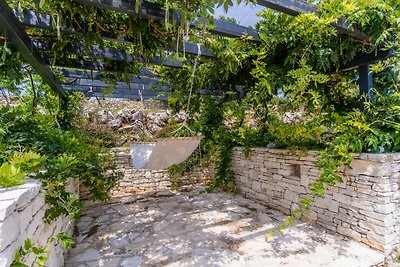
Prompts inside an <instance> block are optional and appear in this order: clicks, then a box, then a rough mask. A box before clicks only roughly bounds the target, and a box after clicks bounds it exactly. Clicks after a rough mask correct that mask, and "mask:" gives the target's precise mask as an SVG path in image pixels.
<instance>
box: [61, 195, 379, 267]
mask: <svg viewBox="0 0 400 267" xmlns="http://www.w3.org/2000/svg"><path fill="white" fill-rule="evenodd" d="M201 189H202V188H198V189H196V190H193V191H190V192H179V193H174V192H157V193H153V194H148V195H141V196H131V197H125V198H120V199H114V200H113V201H112V202H108V203H101V204H94V205H92V206H90V207H88V208H87V209H86V210H85V211H84V212H83V214H82V217H81V219H80V220H79V221H78V224H77V227H76V229H75V235H76V236H77V244H76V246H75V247H74V248H73V249H72V250H71V251H70V252H69V254H68V255H67V260H66V264H65V266H66V267H86V266H87V267H92V266H107V267H134V266H170V267H172V266H246V267H249V266H296V267H301V266H341V267H343V266H351V267H357V266H374V265H376V264H379V263H381V262H382V261H383V259H384V256H383V254H381V253H380V252H378V251H375V250H373V249H371V248H369V247H367V246H365V245H363V244H361V243H358V242H355V241H352V240H348V239H346V238H344V237H341V236H338V235H333V234H330V233H328V232H326V231H324V230H322V229H320V228H318V227H317V226H313V225H310V224H307V223H305V222H297V223H296V225H295V226H294V227H291V228H290V229H288V230H287V231H285V234H284V235H278V236H275V237H273V238H272V239H270V240H268V241H266V240H265V235H266V234H267V233H269V232H270V231H271V230H275V229H277V227H278V226H279V225H280V224H281V223H282V222H283V220H284V218H285V216H284V215H283V214H282V213H280V212H279V211H275V210H271V209H268V208H267V207H265V206H262V205H260V204H257V203H256V202H254V201H251V200H248V199H245V198H243V197H241V196H234V195H230V194H227V193H222V192H217V193H211V194H200V190H201Z"/></svg>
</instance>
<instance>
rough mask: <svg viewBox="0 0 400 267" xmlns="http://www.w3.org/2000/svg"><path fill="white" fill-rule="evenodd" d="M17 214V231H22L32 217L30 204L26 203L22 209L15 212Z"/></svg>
mask: <svg viewBox="0 0 400 267" xmlns="http://www.w3.org/2000/svg"><path fill="white" fill-rule="evenodd" d="M17 214H18V217H19V219H20V224H19V231H20V232H23V231H25V229H26V227H27V226H28V225H29V222H30V221H31V220H32V218H33V213H32V205H27V206H26V207H25V208H24V209H23V210H21V211H19V212H17Z"/></svg>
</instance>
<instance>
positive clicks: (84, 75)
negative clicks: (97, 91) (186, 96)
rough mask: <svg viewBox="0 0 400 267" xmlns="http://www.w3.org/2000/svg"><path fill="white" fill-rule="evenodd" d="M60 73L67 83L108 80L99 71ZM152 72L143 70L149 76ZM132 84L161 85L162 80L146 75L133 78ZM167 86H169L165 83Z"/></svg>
mask: <svg viewBox="0 0 400 267" xmlns="http://www.w3.org/2000/svg"><path fill="white" fill-rule="evenodd" d="M59 71H60V73H61V74H62V75H63V76H64V77H65V78H67V82H69V81H73V80H76V79H78V80H81V81H82V80H89V81H92V80H99V81H101V80H103V79H104V78H106V77H105V76H104V75H103V74H101V73H99V72H97V71H81V70H67V69H60V70H59ZM149 71H150V70H148V69H146V70H143V71H142V73H143V74H147V73H148V72H149ZM129 81H130V82H131V83H139V84H159V83H160V82H161V80H160V79H157V78H152V77H148V76H145V75H142V76H139V77H131V78H130V79H129ZM164 84H165V85H168V84H166V83H164Z"/></svg>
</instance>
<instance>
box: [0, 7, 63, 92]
mask: <svg viewBox="0 0 400 267" xmlns="http://www.w3.org/2000/svg"><path fill="white" fill-rule="evenodd" d="M0 32H1V33H2V34H4V36H6V37H7V39H8V40H9V41H10V43H12V45H13V46H14V47H15V48H16V49H17V50H18V51H19V52H20V54H21V56H22V57H23V58H24V59H25V60H26V62H27V63H28V64H29V65H31V66H32V67H33V68H34V69H35V71H36V72H37V73H38V74H39V75H40V76H41V77H42V79H43V81H44V82H46V83H47V84H48V85H50V87H51V88H52V89H53V90H54V92H55V93H56V94H57V95H58V96H59V97H60V98H61V99H63V100H67V96H66V94H65V92H64V91H63V89H62V87H61V85H60V83H59V82H58V81H57V79H56V77H55V76H54V73H53V72H52V71H51V69H50V68H49V67H48V66H47V65H46V64H45V61H44V59H43V58H42V57H41V55H40V54H39V52H38V51H37V49H36V48H35V46H34V45H33V44H32V41H31V39H30V38H29V36H28V34H27V33H26V32H25V29H24V27H23V25H22V24H21V23H20V22H19V20H18V19H17V18H16V17H15V16H14V14H13V11H12V9H11V8H10V7H9V6H8V5H7V3H6V1H5V0H0Z"/></svg>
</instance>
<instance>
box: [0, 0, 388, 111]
mask: <svg viewBox="0 0 400 267" xmlns="http://www.w3.org/2000/svg"><path fill="white" fill-rule="evenodd" d="M75 1H76V2H78V3H81V4H86V5H91V6H95V7H97V8H100V9H106V10H112V11H115V12H121V13H125V14H129V15H132V16H138V17H141V18H144V19H149V20H158V21H165V11H164V10H163V9H161V8H160V7H159V6H158V5H156V4H154V3H149V2H146V1H141V4H140V7H139V11H138V12H136V10H135V9H136V8H135V1H134V0H75ZM257 3H258V4H259V5H261V6H264V7H267V8H271V9H274V10H276V11H279V12H283V13H286V14H289V15H293V16H295V15H297V14H302V13H316V12H317V7H316V6H315V5H313V4H311V3H308V2H303V1H301V0H280V1H278V0H258V1H257ZM172 16H174V17H175V18H177V23H179V21H180V14H179V13H178V12H176V11H173V12H170V18H169V19H170V20H171V21H172V19H173V17H172ZM202 20H204V18H199V19H198V21H197V22H194V23H191V24H190V27H196V26H198V25H199V22H201V21H202ZM65 25H68V23H65V22H64V23H63V27H62V29H61V31H62V32H65V33H70V34H76V35H82V34H83V33H84V32H82V30H81V29H79V30H78V29H73V28H69V27H66V26H65ZM54 26H55V25H53V22H52V19H51V16H50V15H47V14H41V13H38V12H35V11H31V10H23V14H20V13H19V12H18V11H17V10H13V9H11V8H10V7H9V6H8V5H7V3H6V2H5V0H0V33H2V34H3V35H4V36H6V37H7V39H8V40H9V41H10V42H11V43H12V44H13V45H14V47H15V48H16V49H17V50H18V51H19V52H20V54H21V55H22V56H23V58H24V59H25V60H26V62H27V63H28V64H30V65H31V66H32V67H33V68H34V70H35V71H36V73H37V74H39V75H40V76H41V77H42V78H43V80H44V81H45V82H46V83H47V84H49V85H50V86H51V88H52V89H53V90H54V91H55V92H56V93H57V95H58V96H59V97H60V98H61V99H62V100H63V101H64V102H67V101H68V98H67V95H66V93H65V91H67V90H73V91H81V92H84V93H85V95H86V96H103V92H104V89H105V88H106V87H107V84H105V83H104V82H103V81H101V79H102V74H101V73H100V72H101V71H109V72H113V71H116V70H115V69H112V68H107V67H106V66H104V64H103V63H102V62H101V61H98V60H97V59H100V58H101V59H107V60H109V61H112V62H116V63H118V62H141V61H144V59H143V58H142V57H141V56H139V57H137V58H135V56H134V55H132V54H129V53H127V52H126V51H123V50H120V49H115V48H100V47H98V46H91V47H90V48H89V49H84V48H83V46H82V45H80V44H76V45H68V46H66V47H65V49H64V52H66V53H70V54H82V53H86V55H87V56H89V57H90V58H92V59H93V60H75V61H69V62H56V63H55V66H56V67H57V69H58V70H59V72H60V73H61V74H62V75H63V76H65V77H66V82H64V83H63V84H62V83H61V82H60V81H59V80H58V79H57V78H56V76H55V73H54V72H53V70H52V69H51V67H50V65H51V63H50V62H49V60H47V59H46V56H45V51H46V50H48V49H49V44H48V43H46V42H44V41H38V40H32V39H31V38H30V37H29V36H28V34H27V32H26V31H25V28H29V27H31V28H40V29H47V30H54V29H55V27H54ZM332 26H333V27H335V28H337V30H338V31H339V32H341V33H343V34H346V35H349V36H352V37H353V38H357V39H359V40H364V41H370V40H369V37H368V36H366V35H365V34H364V33H362V32H360V31H359V30H357V29H354V28H352V27H350V26H349V25H348V24H346V23H345V21H344V20H339V22H337V23H334V24H332ZM209 32H210V33H212V34H216V35H221V36H226V37H232V38H235V37H241V36H243V35H248V36H251V37H252V41H253V42H258V43H260V42H262V40H261V39H260V37H259V36H258V32H257V31H256V30H255V29H252V28H248V27H244V26H241V25H238V24H233V23H228V22H224V21H221V20H216V21H215V27H214V28H212V29H210V30H209ZM102 38H103V39H105V40H107V41H111V42H119V43H121V42H122V43H126V44H130V43H132V41H131V40H127V39H123V38H111V37H109V36H105V35H104V36H102ZM183 46H184V47H181V48H180V49H182V50H184V51H185V53H188V54H193V55H201V56H203V57H209V58H212V57H214V53H213V52H212V51H209V50H207V49H206V48H205V47H204V46H203V45H198V44H195V43H191V42H184V45H183ZM162 49H163V50H165V51H174V50H175V48H172V47H164V48H162ZM87 53H88V54H87ZM391 53H392V51H390V50H389V51H378V53H373V54H362V55H358V56H357V57H356V58H355V59H354V60H353V61H352V62H351V63H350V64H348V65H346V66H342V67H341V69H342V70H350V69H355V68H358V69H359V86H360V94H361V95H368V92H369V91H370V89H371V88H372V85H373V84H372V75H371V74H370V72H369V65H370V64H372V63H374V62H377V61H379V60H382V59H385V58H388V57H390V56H391ZM148 62H149V63H150V64H155V65H163V66H167V67H172V68H180V67H182V65H183V64H182V62H180V61H170V60H165V59H161V58H160V57H155V58H152V59H150V60H148ZM159 82H160V80H159V79H157V77H156V76H155V75H153V74H152V73H151V71H150V70H149V69H142V70H141V71H140V76H138V77H133V75H132V78H130V81H128V82H127V81H117V82H116V89H115V90H113V91H112V92H111V96H110V97H113V98H130V99H150V98H152V99H158V100H166V99H167V98H168V92H169V85H168V84H160V83H159ZM150 88H152V90H149V89H150ZM201 93H204V94H207V93H210V91H208V90H203V91H202V92H201ZM237 95H238V96H239V97H240V96H243V92H240V93H238V94H237ZM228 99H232V98H228ZM365 100H366V99H365V98H362V100H361V104H360V108H361V109H363V102H364V101H365Z"/></svg>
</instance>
